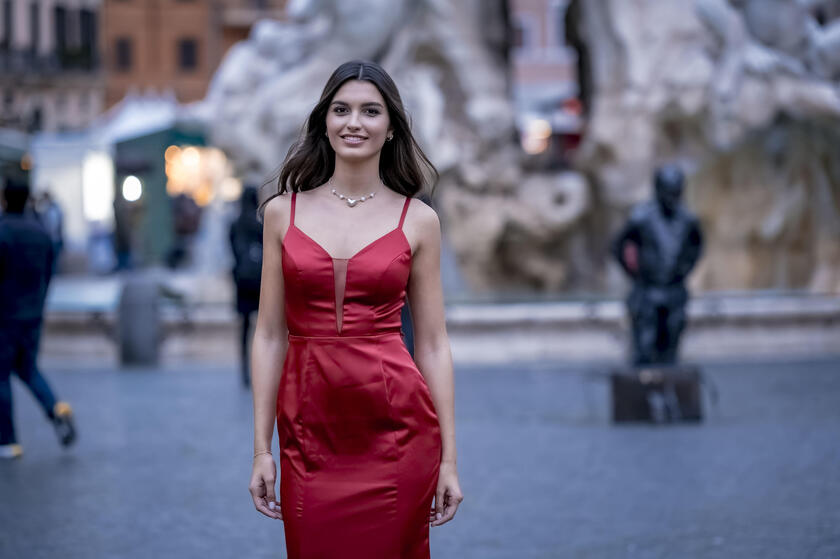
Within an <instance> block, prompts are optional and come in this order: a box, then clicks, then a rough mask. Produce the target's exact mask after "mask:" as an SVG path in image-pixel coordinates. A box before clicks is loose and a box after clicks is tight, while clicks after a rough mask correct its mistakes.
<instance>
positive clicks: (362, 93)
mask: <svg viewBox="0 0 840 559" xmlns="http://www.w3.org/2000/svg"><path fill="white" fill-rule="evenodd" d="M391 133H392V131H391V120H390V118H389V117H388V109H387V108H386V106H385V100H384V99H383V98H382V94H381V93H379V90H378V89H377V88H376V86H375V85H373V84H372V83H370V82H368V81H360V80H349V81H347V82H345V83H344V85H342V86H341V87H340V88H339V89H338V91H336V93H335V95H334V96H333V99H332V101H331V102H330V106H329V108H328V109H327V136H328V137H329V140H330V145H331V146H332V148H333V150H335V156H336V157H337V158H340V159H345V160H347V161H359V160H364V159H369V158H371V157H377V156H378V155H379V152H380V151H381V150H382V146H383V145H384V144H385V140H386V138H387V137H388V135H390V134H391Z"/></svg>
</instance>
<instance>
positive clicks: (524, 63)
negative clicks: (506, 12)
mask: <svg viewBox="0 0 840 559" xmlns="http://www.w3.org/2000/svg"><path fill="white" fill-rule="evenodd" d="M568 5H569V0H511V1H510V10H511V26H512V28H513V29H512V35H513V37H512V45H511V46H512V56H511V62H512V68H511V71H512V78H513V79H512V82H513V97H514V104H515V106H516V111H517V127H518V129H519V130H520V133H521V138H522V147H523V148H524V149H525V151H527V152H529V153H532V154H538V153H543V152H545V151H546V150H547V149H548V148H549V146H551V145H554V146H555V147H557V148H558V149H559V150H560V152H561V153H558V154H556V155H557V157H560V158H563V157H564V154H563V153H562V152H563V151H565V150H566V148H567V146H569V145H571V143H570V142H569V141H568V140H567V139H565V138H568V137H576V135H577V134H578V132H579V130H580V127H581V121H580V118H579V117H580V111H579V110H578V107H579V103H577V95H578V84H577V72H576V65H577V55H576V53H575V50H574V49H573V48H571V47H570V46H569V44H568V43H567V41H566V38H565V24H564V21H565V17H566V10H567V8H568ZM552 136H553V137H555V138H558V141H555V142H551V141H550V140H551V138H552Z"/></svg>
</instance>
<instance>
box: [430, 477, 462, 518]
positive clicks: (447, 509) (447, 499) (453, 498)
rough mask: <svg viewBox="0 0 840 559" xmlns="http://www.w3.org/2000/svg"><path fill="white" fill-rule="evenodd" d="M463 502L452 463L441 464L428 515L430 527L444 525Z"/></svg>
mask: <svg viewBox="0 0 840 559" xmlns="http://www.w3.org/2000/svg"><path fill="white" fill-rule="evenodd" d="M463 500H464V495H463V494H462V493H461V486H460V485H459V484H458V469H457V468H456V466H455V463H454V462H441V464H440V473H439V474H438V483H437V491H436V492H435V506H434V508H432V510H431V513H430V514H429V522H431V525H432V526H440V525H442V524H446V523H447V522H449V521H450V520H452V517H454V516H455V513H456V512H457V511H458V505H460V504H461V501H463Z"/></svg>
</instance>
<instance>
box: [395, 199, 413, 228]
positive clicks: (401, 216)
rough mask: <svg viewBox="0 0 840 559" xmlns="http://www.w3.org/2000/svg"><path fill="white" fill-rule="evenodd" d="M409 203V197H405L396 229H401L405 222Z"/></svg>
mask: <svg viewBox="0 0 840 559" xmlns="http://www.w3.org/2000/svg"><path fill="white" fill-rule="evenodd" d="M410 203H411V196H406V197H405V204H403V209H402V214H401V215H400V224H399V225H397V229H402V226H403V221H405V214H406V212H408V205H409V204H410Z"/></svg>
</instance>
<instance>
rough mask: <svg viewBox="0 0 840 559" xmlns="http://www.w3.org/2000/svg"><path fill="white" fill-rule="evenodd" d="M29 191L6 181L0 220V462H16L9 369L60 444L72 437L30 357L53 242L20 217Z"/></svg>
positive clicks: (62, 409)
mask: <svg viewBox="0 0 840 559" xmlns="http://www.w3.org/2000/svg"><path fill="white" fill-rule="evenodd" d="M28 198H29V187H28V186H26V185H24V184H16V183H11V182H10V183H8V184H7V185H6V188H5V189H4V190H3V202H4V209H5V213H4V214H3V216H2V217H1V218H0V458H17V457H19V456H21V455H22V454H23V448H22V447H21V446H20V445H19V444H18V443H17V437H16V435H15V428H14V422H13V413H12V386H11V373H12V372H13V371H14V372H15V373H16V374H17V376H18V378H20V379H21V380H22V381H23V382H24V383H25V384H26V386H27V387H28V388H29V390H31V391H32V394H33V395H34V396H35V398H36V399H37V400H38V403H39V404H41V407H43V409H44V412H45V413H46V415H47V418H48V419H49V420H50V421H51V422H52V424H53V426H54V427H55V429H56V432H57V434H58V437H59V440H60V442H61V444H62V445H64V446H67V445H69V444H71V443H72V442H73V441H74V440H75V437H76V430H75V426H74V424H73V410H72V408H71V407H70V405H69V404H68V403H67V402H62V401H58V400H57V399H56V397H55V394H54V393H53V391H52V389H51V388H50V385H49V383H48V382H47V380H46V379H45V378H44V376H43V375H42V374H41V373H40V371H38V367H37V365H36V359H37V355H38V343H39V341H40V338H41V325H42V322H43V316H44V300H45V299H46V295H47V286H48V285H49V281H50V277H51V275H52V266H53V264H54V261H55V259H54V253H53V243H52V240H51V239H50V236H49V235H48V234H47V232H46V230H45V229H44V227H43V226H42V225H41V223H40V222H39V221H38V219H37V218H35V217H33V216H29V215H26V214H25V209H26V202H27V200H28Z"/></svg>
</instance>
